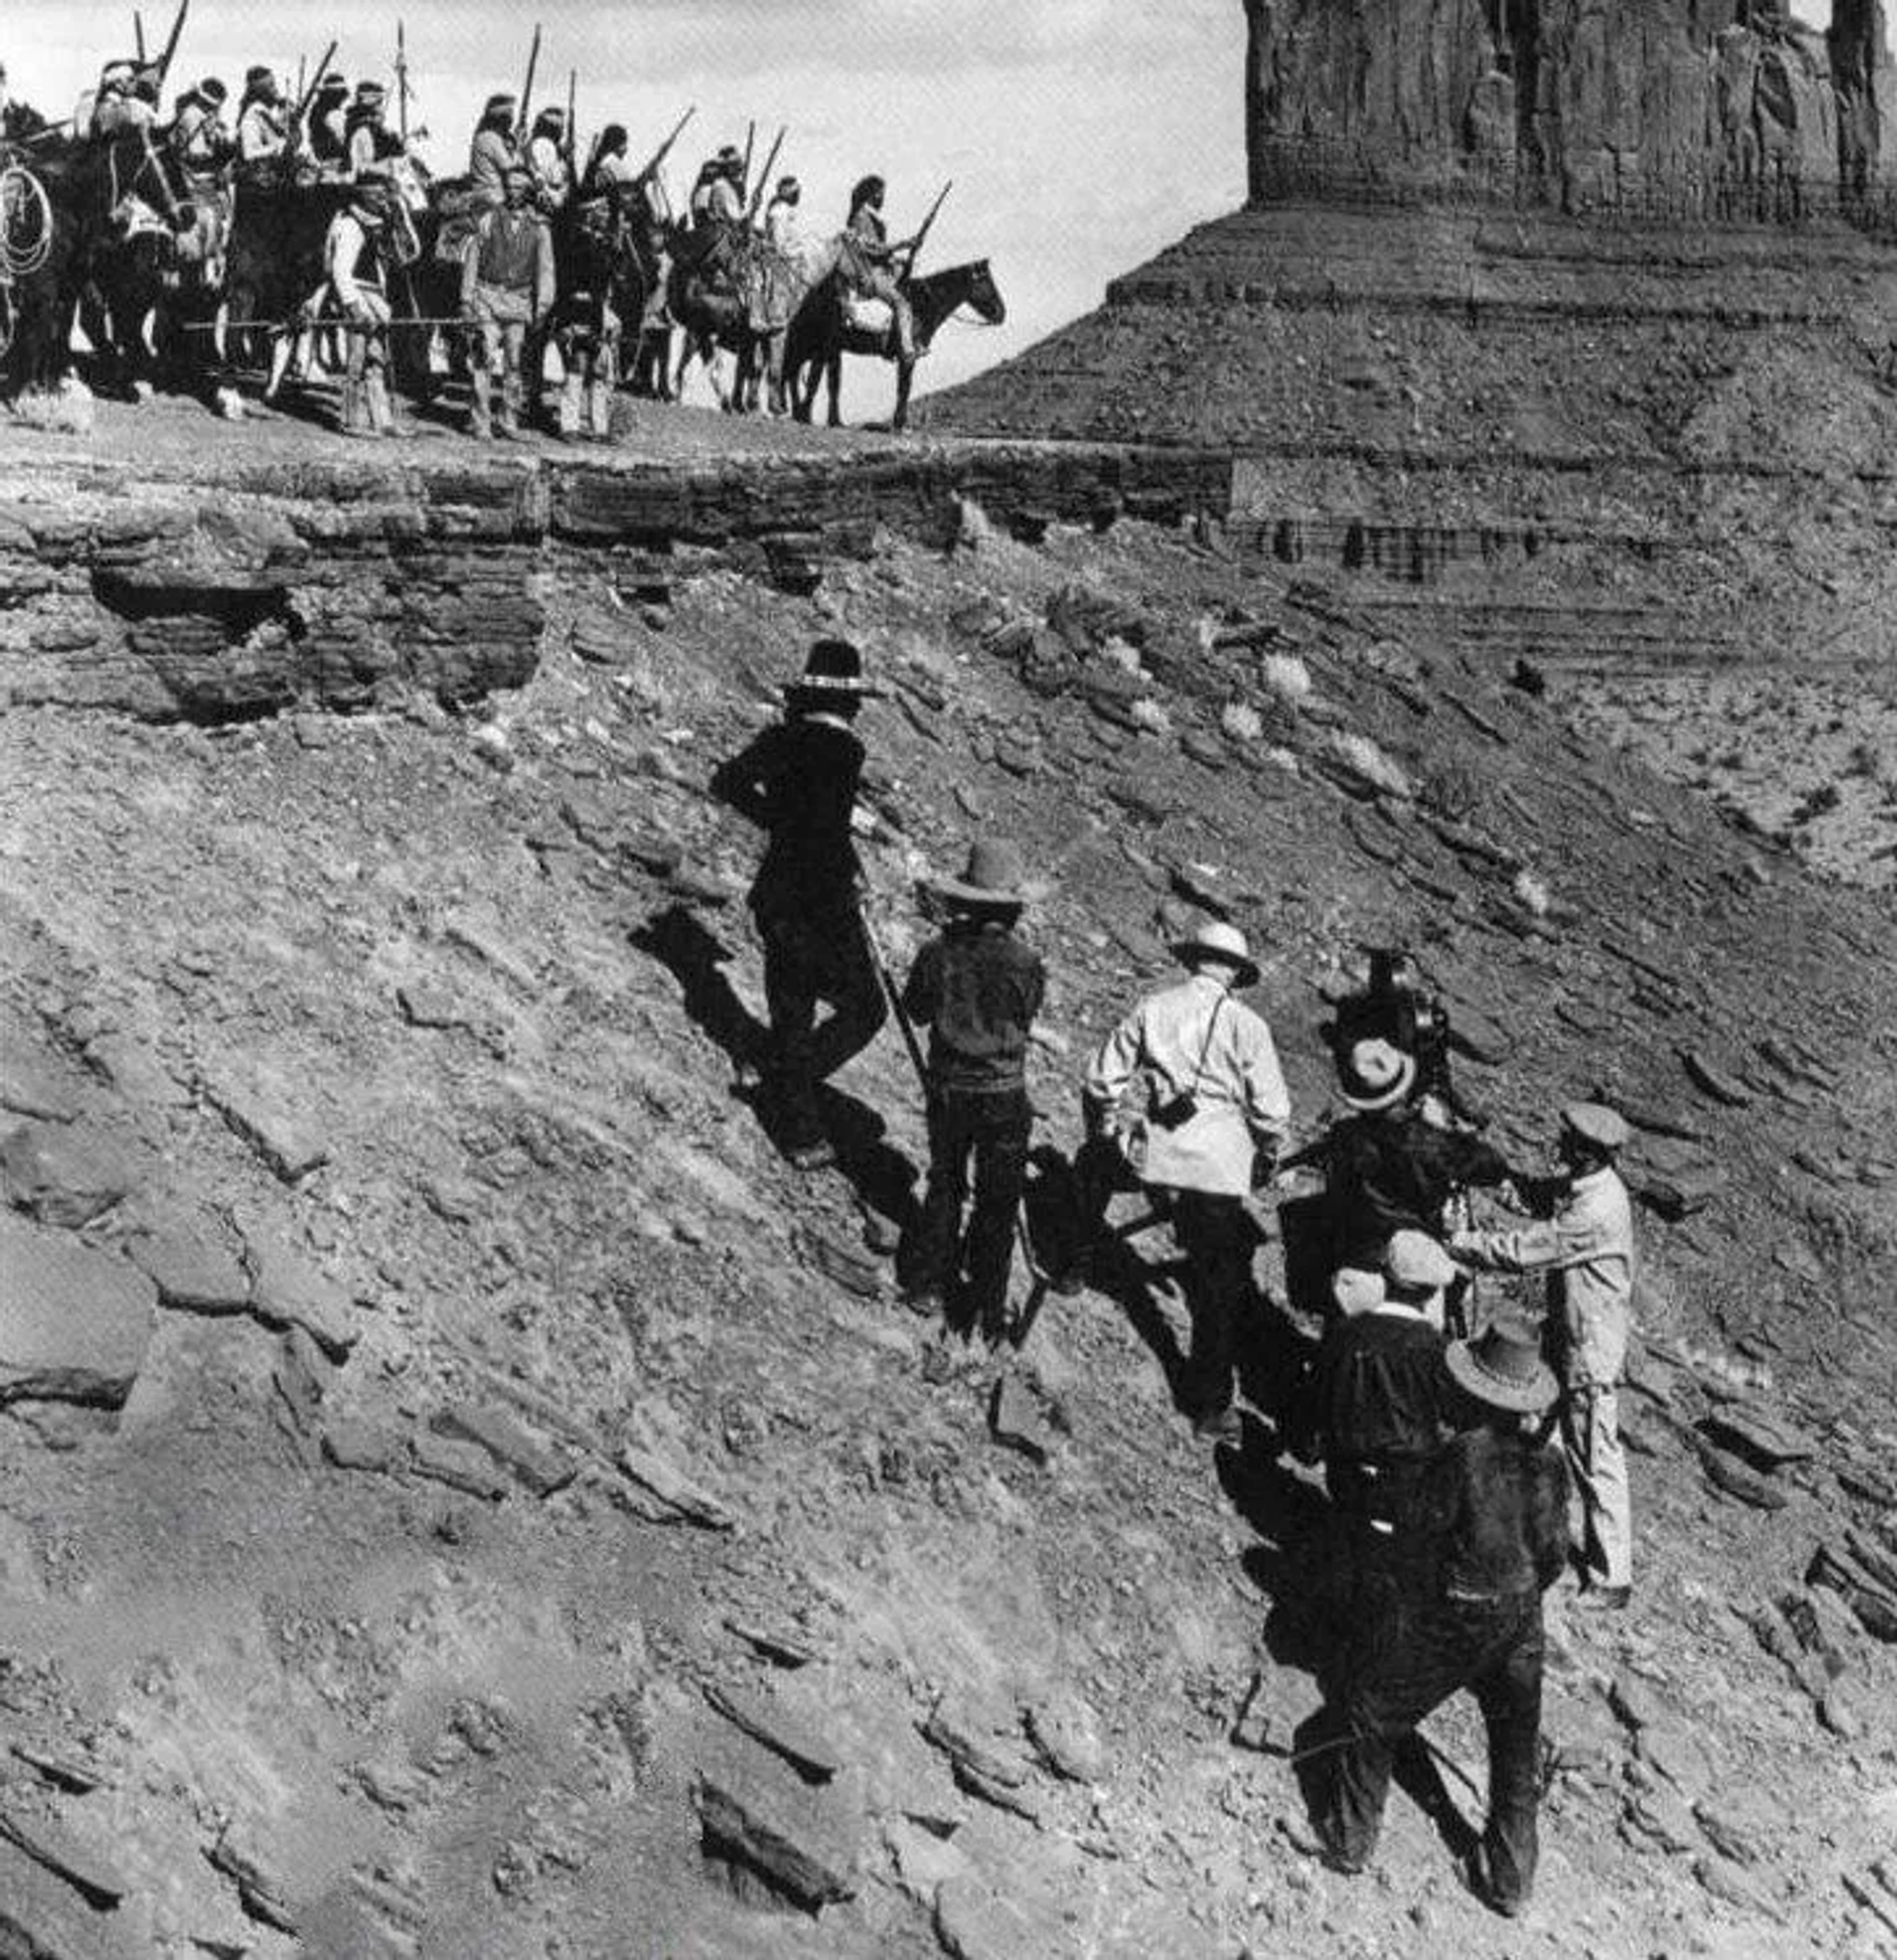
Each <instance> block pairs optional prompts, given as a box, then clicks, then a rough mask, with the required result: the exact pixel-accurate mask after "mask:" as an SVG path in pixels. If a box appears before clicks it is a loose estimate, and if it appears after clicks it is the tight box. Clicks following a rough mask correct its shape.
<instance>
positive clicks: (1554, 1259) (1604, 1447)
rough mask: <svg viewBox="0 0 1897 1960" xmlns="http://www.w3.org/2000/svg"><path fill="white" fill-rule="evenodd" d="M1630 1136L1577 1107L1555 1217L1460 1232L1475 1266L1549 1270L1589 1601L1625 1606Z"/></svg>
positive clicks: (1628, 1568)
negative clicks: (1623, 1408) (1623, 1379)
mask: <svg viewBox="0 0 1897 1960" xmlns="http://www.w3.org/2000/svg"><path fill="white" fill-rule="evenodd" d="M1629 1135H1630V1132H1629V1130H1628V1128H1627V1124H1626V1119H1625V1118H1624V1117H1623V1116H1621V1115H1620V1114H1619V1113H1618V1111H1616V1110H1613V1109H1609V1108H1607V1107H1605V1106H1604V1105H1603V1104H1601V1103H1570V1104H1569V1105H1568V1106H1567V1108H1565V1109H1563V1110H1562V1111H1561V1133H1560V1140H1559V1143H1558V1145H1557V1148H1558V1150H1559V1153H1560V1157H1561V1162H1562V1165H1563V1167H1564V1171H1565V1175H1564V1176H1563V1177H1562V1178H1560V1179H1559V1180H1557V1181H1556V1183H1555V1184H1554V1185H1553V1186H1552V1188H1551V1190H1550V1191H1549V1192H1548V1193H1547V1201H1548V1204H1549V1210H1550V1215H1549V1216H1548V1217H1547V1218H1545V1219H1537V1220H1536V1221H1535V1222H1533V1223H1532V1224H1529V1225H1527V1226H1525V1227H1523V1228H1522V1229H1521V1230H1519V1231H1512V1232H1459V1233H1457V1234H1456V1235H1455V1237H1454V1238H1453V1239H1452V1240H1451V1241H1450V1242H1449V1251H1450V1252H1451V1253H1452V1254H1453V1256H1454V1257H1455V1258H1456V1259H1457V1260H1458V1261H1460V1262H1461V1263H1462V1264H1463V1265H1465V1266H1488V1267H1491V1268H1493V1269H1494V1270H1496V1271H1499V1272H1545V1273H1546V1274H1547V1275H1548V1331H1549V1334H1550V1336H1551V1337H1552V1340H1553V1343H1554V1353H1555V1360H1556V1362H1557V1365H1558V1368H1559V1372H1560V1374H1561V1380H1562V1396H1561V1435H1562V1441H1563V1442H1564V1444H1565V1445H1566V1448H1567V1454H1568V1467H1569V1469H1570V1471H1571V1472H1572V1473H1573V1477H1574V1485H1575V1489H1576V1491H1577V1493H1578V1495H1579V1497H1580V1500H1581V1511H1582V1522H1583V1529H1582V1532H1581V1534H1580V1541H1581V1548H1582V1552H1583V1555H1584V1557H1585V1560H1586V1565H1585V1570H1584V1584H1585V1585H1586V1587H1587V1589H1588V1592H1589V1593H1590V1594H1591V1595H1592V1596H1591V1600H1590V1603H1592V1604H1596V1605H1600V1606H1603V1607H1606V1608H1608V1609H1609V1610H1616V1611H1617V1610H1620V1609H1623V1608H1624V1607H1625V1606H1626V1604H1627V1601H1628V1599H1629V1597H1630V1596H1631V1589H1632V1558H1633V1519H1632V1505H1631V1501H1630V1498H1629V1494H1628V1489H1627V1461H1626V1457H1625V1456H1624V1455H1623V1454H1622V1452H1621V1448H1620V1418H1619V1386H1620V1376H1621V1373H1622V1371H1623V1369H1624V1368H1625V1365H1626V1358H1627V1335H1628V1332H1629V1327H1630V1322H1631V1317H1632V1316H1631V1306H1632V1298H1633V1208H1632V1206H1631V1204H1630V1203H1629V1202H1628V1198H1627V1187H1626V1185H1625V1184H1622V1183H1621V1182H1620V1177H1619V1173H1618V1172H1617V1171H1616V1170H1615V1169H1614V1164H1615V1160H1616V1159H1617V1158H1618V1156H1619V1154H1620V1152H1621V1151H1622V1150H1623V1149H1624V1148H1625V1147H1626V1143H1627V1139H1628V1136H1629Z"/></svg>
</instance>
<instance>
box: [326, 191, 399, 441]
mask: <svg viewBox="0 0 1897 1960" xmlns="http://www.w3.org/2000/svg"><path fill="white" fill-rule="evenodd" d="M393 196H394V186H393V184H392V183H391V182H390V180H389V178H388V176H387V174H386V172H384V171H379V170H369V171H365V172H364V173H362V174H361V175H359V176H358V177H357V178H356V180H355V182H354V183H353V184H352V185H351V187H350V193H349V202H348V203H347V204H344V205H343V207H342V209H341V210H339V211H338V212H337V213H336V215H335V216H334V217H333V218H332V219H331V220H330V224H329V233H328V236H327V237H326V239H325V240H324V243H323V265H324V270H325V272H326V273H327V275H328V282H329V296H330V298H331V299H332V300H333V301H334V303H335V305H336V307H337V309H338V311H340V312H341V313H342V315H343V317H344V318H345V319H346V320H348V321H350V322H351V323H352V325H351V330H350V332H349V334H348V336H347V338H348V349H349V351H348V355H347V358H346V362H345V366H344V368H343V401H342V430H343V434H344V435H346V436H392V435H394V434H395V413H394V408H393V405H392V404H391V403H390V401H389V396H388V322H389V303H388V272H389V252H390V239H389V201H390V199H391V198H392V197H393Z"/></svg>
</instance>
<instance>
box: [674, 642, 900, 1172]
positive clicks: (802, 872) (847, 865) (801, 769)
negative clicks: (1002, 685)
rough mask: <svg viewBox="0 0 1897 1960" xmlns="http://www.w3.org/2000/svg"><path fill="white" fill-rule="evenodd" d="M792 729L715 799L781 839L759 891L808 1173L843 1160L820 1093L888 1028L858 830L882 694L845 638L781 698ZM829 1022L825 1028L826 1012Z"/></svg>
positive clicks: (790, 1146) (774, 1098) (767, 971)
mask: <svg viewBox="0 0 1897 1960" xmlns="http://www.w3.org/2000/svg"><path fill="white" fill-rule="evenodd" d="M881 693H882V689H881V688H880V687H877V686H875V685H873V684H872V683H871V682H869V681H868V680H867V679H866V677H865V675H864V671H863V655H862V653H861V652H860V651H859V650H858V649H857V648H856V647H855V646H853V645H851V643H850V642H849V641H848V640H842V639H821V640H818V641H816V642H815V644H814V645H812V647H811V648H810V652H809V655H808V657H807V658H806V660H805V662H804V669H803V672H802V674H801V675H799V676H798V678H797V679H796V680H795V681H793V682H791V683H789V684H788V685H787V686H786V687H785V689H784V720H783V721H781V722H778V723H776V724H774V725H773V726H772V727H770V728H767V729H766V730H765V731H764V733H763V734H761V735H760V736H758V737H757V739H756V740H755V741H753V742H752V743H750V744H749V745H748V746H747V747H746V748H745V750H744V751H743V752H742V754H740V755H737V756H734V757H733V758H732V759H731V760H730V761H729V762H727V763H725V764H723V765H722V766H721V767H720V768H719V770H718V771H717V773H716V775H715V776H713V777H712V782H711V788H712V793H713V794H714V795H716V796H719V797H721V798H722V799H723V800H724V801H725V802H727V803H728V804H730V806H731V807H732V808H733V809H734V810H736V811H737V812H738V814H739V815H740V816H742V817H745V818H747V819H748V820H749V821H750V822H752V823H754V824H756V825H758V827H759V828H760V829H762V830H764V831H766V832H768V833H769V835H770V842H769V844H768V845H767V846H766V847H765V853H764V861H763V863H762V864H760V865H759V867H758V875H757V877H756V878H755V879H754V880H753V882H752V885H751V912H752V917H753V918H754V919H755V920H756V921H757V927H758V937H759V938H760V939H762V940H763V942H764V991H765V999H766V1002H767V1004H768V1007H769V1011H770V1016H771V1047H770V1056H769V1067H768V1075H767V1087H768V1089H769V1092H770V1096H771V1103H772V1115H773V1118H774V1123H775V1127H776V1129H777V1133H778V1136H779V1140H780V1142H781V1144H782V1147H783V1149H784V1155H785V1156H786V1157H787V1158H788V1159H789V1161H790V1162H791V1163H792V1164H793V1165H795V1166H796V1167H797V1168H798V1169H800V1170H818V1169H821V1168H822V1167H823V1166H825V1165H828V1164H834V1163H835V1162H836V1156H837V1153H836V1147H835V1145H834V1144H833V1143H832V1142H831V1140H830V1139H829V1137H828V1136H827V1135H826V1134H825V1130H824V1124H823V1118H822V1113H821V1110H820V1108H819V1104H818V1100H817V1091H818V1088H819V1086H820V1085H821V1084H822V1083H823V1082H825V1081H826V1080H827V1079H828V1078H829V1077H830V1076H832V1075H834V1074H835V1073H836V1071H837V1070H838V1069H840V1068H841V1067H842V1066H843V1065H844V1063H845V1062H847V1061H849V1060H850V1059H851V1057H852V1056H854V1055H857V1054H860V1053H861V1052H862V1051H863V1050H864V1049H865V1048H866V1047H867V1046H868V1045H869V1043H870V1042H871V1041H872V1040H874V1039H875V1036H876V1032H877V1030H878V1029H879V1028H880V1027H881V1026H882V1023H883V1021H885V1020H886V1019H887V1018H888V1004H887V1003H886V1001H885V1000H884V999H883V991H882V983H881V980H880V979H879V977H878V975H877V971H876V962H875V956H874V953H873V952H872V950H871V948H870V945H869V939H868V933H867V930H866V927H865V925H864V920H863V911H862V907H861V905H860V904H859V902H858V896H857V892H858V885H859V883H860V881H861V878H862V866H861V865H860V864H859V863H858V861H857V847H856V841H855V838H854V836H853V834H852V819H853V818H854V816H855V814H856V806H857V792H858V789H859V787H860V786H861V784H862V781H863V766H864V759H865V751H864V745H863V740H862V737H861V736H859V735H858V733H857V730H856V726H855V723H856V720H857V716H858V715H859V713H860V712H861V711H862V707H863V703H864V701H865V699H866V698H867V697H869V696H872V695H876V694H881ZM824 1005H827V1006H828V1007H829V1008H830V1010H831V1012H830V1018H829V1020H828V1021H825V1022H824V1023H823V1024H822V1026H818V1024H817V1010H818V1008H819V1007H820V1006H824Z"/></svg>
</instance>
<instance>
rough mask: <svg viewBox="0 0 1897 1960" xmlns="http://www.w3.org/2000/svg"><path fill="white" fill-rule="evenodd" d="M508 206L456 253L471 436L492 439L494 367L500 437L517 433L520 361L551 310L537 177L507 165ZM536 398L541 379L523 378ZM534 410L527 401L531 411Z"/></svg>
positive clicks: (487, 218) (549, 248) (485, 215)
mask: <svg viewBox="0 0 1897 1960" xmlns="http://www.w3.org/2000/svg"><path fill="white" fill-rule="evenodd" d="M502 184H503V195H504V197H505V199H506V202H505V203H504V204H502V205H501V206H500V208H499V209H498V210H488V211H483V212H482V214H481V221H480V223H479V224H478V225H476V226H475V228H474V231H473V233H472V235H471V236H470V237H469V238H468V241H467V243H466V245H465V246H463V247H462V249H461V317H462V318H463V319H464V320H465V321H467V323H468V325H469V326H470V327H472V328H473V329H474V333H473V343H474V344H473V349H472V355H473V364H472V380H473V389H474V400H473V409H472V412H471V414H470V417H469V420H468V428H469V431H470V432H471V433H472V434H473V435H475V436H478V437H479V438H481V439H482V440H483V441H486V440H487V439H488V438H489V437H491V436H492V435H493V434H494V433H495V424H494V419H493V414H492V405H493V388H494V368H495V366H496V364H497V363H498V365H499V367H500V370H501V419H500V433H501V435H503V436H505V437H508V438H509V439H512V438H514V437H517V436H519V435H520V433H521V411H522V405H523V389H522V379H523V376H522V371H521V368H522V361H523V356H524V354H525V352H526V349H527V346H528V343H529V341H530V339H531V337H532V335H533V330H534V327H535V324H536V321H539V320H542V319H544V318H545V317H546V315H547V313H548V311H549V310H550V309H551V307H552V304H553V241H552V240H551V239H550V238H549V237H548V236H547V231H546V226H545V225H544V224H543V223H542V222H541V221H540V216H539V213H538V212H537V211H536V210H535V209H534V207H533V196H534V173H533V172H532V171H531V170H529V169H528V167H527V166H526V164H524V163H512V164H509V165H508V167H507V173H506V176H505V177H504V178H503V180H502ZM526 380H527V382H528V384H529V385H530V386H531V387H532V389H533V392H534V394H535V396H536V397H537V396H538V393H539V376H538V375H537V374H533V373H530V374H528V375H527V376H526ZM526 406H527V407H528V408H529V409H532V408H534V407H535V406H536V402H534V401H529V402H528V403H527V404H526Z"/></svg>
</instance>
